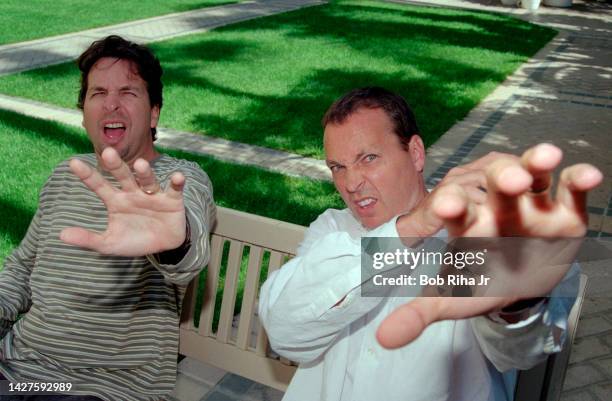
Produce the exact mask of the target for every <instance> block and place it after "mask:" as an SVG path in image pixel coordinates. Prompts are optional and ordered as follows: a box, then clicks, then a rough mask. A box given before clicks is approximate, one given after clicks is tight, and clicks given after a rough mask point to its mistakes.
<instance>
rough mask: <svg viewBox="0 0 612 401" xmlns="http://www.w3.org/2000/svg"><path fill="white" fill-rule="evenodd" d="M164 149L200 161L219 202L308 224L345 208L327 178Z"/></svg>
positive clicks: (180, 156)
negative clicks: (325, 213) (290, 174)
mask: <svg viewBox="0 0 612 401" xmlns="http://www.w3.org/2000/svg"><path fill="white" fill-rule="evenodd" d="M163 151H164V153H168V154H169V155H171V156H174V157H178V158H182V159H187V160H191V161H194V162H196V163H198V164H199V165H200V167H202V169H203V170H204V171H206V173H207V174H208V176H209V177H210V180H211V181H212V183H213V187H214V197H215V203H216V204H217V205H219V206H225V207H229V208H232V209H237V210H241V211H244V212H248V213H253V214H257V215H260V216H266V217H270V218H273V219H278V220H283V221H288V222H291V223H294V224H301V225H306V226H307V225H309V224H310V223H311V222H312V221H314V219H315V218H316V217H317V216H318V215H319V214H321V213H322V212H323V211H324V210H326V209H328V208H331V207H333V208H344V203H343V202H342V199H341V198H340V196H339V195H338V194H337V193H336V190H335V189H334V186H333V185H332V184H330V183H328V182H321V181H314V180H310V179H306V178H296V177H287V176H284V175H282V174H279V173H274V172H270V171H265V170H262V169H258V168H255V167H246V166H241V165H235V164H230V163H225V162H221V161H218V160H216V159H214V158H212V157H207V156H200V155H194V154H190V153H185V152H181V151H174V150H163Z"/></svg>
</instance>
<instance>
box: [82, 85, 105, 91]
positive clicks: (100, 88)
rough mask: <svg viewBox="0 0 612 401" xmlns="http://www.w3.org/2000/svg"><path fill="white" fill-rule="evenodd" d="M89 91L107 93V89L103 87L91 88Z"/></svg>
mask: <svg viewBox="0 0 612 401" xmlns="http://www.w3.org/2000/svg"><path fill="white" fill-rule="evenodd" d="M87 91H92V92H106V89H105V88H103V87H101V86H94V87H91V88H87Z"/></svg>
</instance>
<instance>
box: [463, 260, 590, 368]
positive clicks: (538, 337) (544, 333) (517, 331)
mask: <svg viewBox="0 0 612 401" xmlns="http://www.w3.org/2000/svg"><path fill="white" fill-rule="evenodd" d="M579 272H580V268H579V266H578V265H577V264H576V263H574V265H573V266H572V268H571V269H570V270H569V271H568V273H567V274H566V276H565V278H564V279H563V281H561V283H559V285H557V287H555V289H554V290H553V291H552V293H551V294H550V295H549V299H548V300H547V302H543V303H542V304H541V305H539V306H536V307H534V308H531V314H530V315H529V316H526V317H525V319H524V320H522V321H519V322H517V323H513V324H503V323H500V322H497V321H494V320H492V319H490V318H488V317H485V316H480V317H477V318H474V319H472V322H471V323H472V327H473V329H474V334H475V336H476V338H477V339H478V342H479V344H480V346H481V348H482V351H483V352H484V354H485V355H486V356H487V358H488V359H489V360H490V361H491V363H492V364H493V365H494V366H495V368H496V369H497V370H498V371H500V372H505V371H508V370H510V369H513V368H516V369H529V368H531V367H533V366H535V365H537V364H538V363H540V362H542V361H543V360H545V359H546V358H547V357H548V356H549V355H550V354H553V353H555V352H560V351H561V349H562V347H563V343H564V342H565V339H566V337H567V319H568V317H569V313H570V311H571V308H572V306H573V305H574V302H575V300H576V295H577V294H578V285H579V281H580V275H579ZM571 294H574V295H573V296H569V295H571Z"/></svg>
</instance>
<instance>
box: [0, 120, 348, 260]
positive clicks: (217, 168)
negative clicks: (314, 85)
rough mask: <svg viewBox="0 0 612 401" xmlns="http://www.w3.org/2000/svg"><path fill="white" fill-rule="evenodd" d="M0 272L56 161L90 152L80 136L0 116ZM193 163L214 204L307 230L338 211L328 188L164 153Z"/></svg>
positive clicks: (68, 130) (81, 133) (80, 132)
mask: <svg viewBox="0 0 612 401" xmlns="http://www.w3.org/2000/svg"><path fill="white" fill-rule="evenodd" d="M0 132H1V133H2V134H1V135H0V149H2V150H3V151H2V154H1V155H0V182H2V185H0V207H1V211H0V266H3V264H4V259H5V258H6V256H7V255H8V254H9V252H10V251H11V250H12V249H13V248H14V247H15V246H17V245H18V244H19V242H20V241H21V239H22V238H23V236H24V234H25V232H26V230H27V227H28V225H29V222H30V220H31V218H32V216H33V215H34V212H35V211H36V207H37V205H38V193H39V191H40V189H41V187H42V185H43V184H44V182H45V180H46V179H47V177H48V176H49V174H50V173H51V172H52V170H53V168H54V167H55V165H56V164H57V163H59V162H60V161H62V160H64V159H66V158H69V157H70V156H72V155H75V154H79V153H88V152H91V145H90V143H89V140H88V138H87V136H86V134H85V132H84V131H83V130H80V129H77V128H73V127H69V126H66V125H62V124H58V123H54V122H48V121H43V120H37V119H33V118H29V117H25V116H23V115H19V114H15V113H12V112H9V111H3V110H0ZM162 151H164V152H165V153H169V154H171V155H173V156H176V157H182V158H185V159H189V160H193V161H195V162H197V163H198V164H199V165H200V166H201V167H202V169H203V170H204V171H206V172H207V173H208V175H209V176H210V179H211V181H212V182H213V185H214V196H215V200H216V203H217V204H218V205H221V206H226V207H230V208H234V209H238V210H243V211H246V212H250V213H255V214H259V215H262V216H268V217H272V218H276V219H280V220H284V221H289V222H293V223H296V224H302V225H308V224H309V223H310V222H312V221H313V220H314V219H315V218H316V216H317V215H318V214H320V213H321V212H322V211H323V210H325V209H327V208H328V207H342V201H341V199H340V198H339V197H338V195H336V193H335V191H334V188H333V186H332V185H331V184H329V183H324V182H318V181H312V180H308V179H301V178H293V177H286V176H283V175H281V174H276V173H271V172H268V171H263V170H260V169H256V168H253V167H246V166H237V165H232V164H227V163H224V162H221V161H218V160H215V159H212V158H209V157H202V156H197V155H192V154H188V153H184V152H175V151H165V150H164V149H162Z"/></svg>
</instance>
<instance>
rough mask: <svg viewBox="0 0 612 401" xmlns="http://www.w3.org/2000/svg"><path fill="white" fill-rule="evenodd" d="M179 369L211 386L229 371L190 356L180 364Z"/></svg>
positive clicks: (180, 371)
mask: <svg viewBox="0 0 612 401" xmlns="http://www.w3.org/2000/svg"><path fill="white" fill-rule="evenodd" d="M178 371H179V373H182V374H183V375H185V376H189V377H190V378H191V379H193V380H196V381H198V382H200V383H205V384H207V385H208V386H209V387H210V388H212V387H214V386H215V385H217V383H218V382H219V381H220V380H221V379H222V378H223V376H225V375H226V373H227V372H226V371H225V370H223V369H219V368H217V367H216V366H212V365H210V364H208V363H204V362H200V361H198V360H195V359H193V358H189V357H187V358H185V359H183V360H182V361H181V362H180V363H179V364H178Z"/></svg>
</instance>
